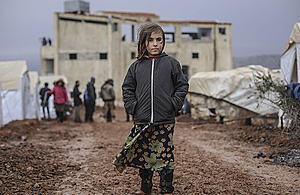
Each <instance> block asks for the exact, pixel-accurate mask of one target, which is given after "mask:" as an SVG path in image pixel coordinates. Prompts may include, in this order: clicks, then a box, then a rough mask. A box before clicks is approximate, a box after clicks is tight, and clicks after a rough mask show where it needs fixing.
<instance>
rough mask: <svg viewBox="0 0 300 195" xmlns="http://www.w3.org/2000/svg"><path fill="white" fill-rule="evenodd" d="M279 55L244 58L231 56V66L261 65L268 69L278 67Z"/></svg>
mask: <svg viewBox="0 0 300 195" xmlns="http://www.w3.org/2000/svg"><path fill="white" fill-rule="evenodd" d="M280 56H281V55H259V56H250V57H244V58H233V68H239V67H244V66H248V65H262V66H264V67H267V68H269V69H280Z"/></svg>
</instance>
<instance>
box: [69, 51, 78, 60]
mask: <svg viewBox="0 0 300 195" xmlns="http://www.w3.org/2000/svg"><path fill="white" fill-rule="evenodd" d="M69 59H70V60H76V59H77V54H76V53H70V54H69Z"/></svg>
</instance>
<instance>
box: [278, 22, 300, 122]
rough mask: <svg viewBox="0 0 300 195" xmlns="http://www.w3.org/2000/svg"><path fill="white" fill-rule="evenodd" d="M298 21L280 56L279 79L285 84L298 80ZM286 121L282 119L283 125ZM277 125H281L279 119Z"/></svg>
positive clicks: (297, 81) (299, 37)
mask: <svg viewBox="0 0 300 195" xmlns="http://www.w3.org/2000/svg"><path fill="white" fill-rule="evenodd" d="M299 57H300V23H296V24H295V25H294V27H293V30H292V32H291V35H290V37H289V40H288V42H287V44H286V46H285V49H284V51H283V54H282V56H281V58H280V68H281V80H282V81H284V82H285V83H286V84H290V83H299V82H300V60H299ZM278 115H279V117H282V116H283V112H282V110H280V111H279V114H278ZM286 124H288V121H286V120H283V124H282V125H283V126H284V127H285V126H286ZM278 126H281V120H279V124H278Z"/></svg>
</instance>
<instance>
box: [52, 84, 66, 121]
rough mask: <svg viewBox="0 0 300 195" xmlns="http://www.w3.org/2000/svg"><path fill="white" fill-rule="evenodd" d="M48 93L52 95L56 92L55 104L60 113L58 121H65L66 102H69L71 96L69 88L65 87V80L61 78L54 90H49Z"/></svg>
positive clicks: (57, 111)
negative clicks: (68, 91) (68, 93)
mask: <svg viewBox="0 0 300 195" xmlns="http://www.w3.org/2000/svg"><path fill="white" fill-rule="evenodd" d="M47 94H49V95H51V94H54V104H55V110H56V113H57V114H58V119H57V122H58V123H63V121H64V110H65V103H66V102H67V103H69V98H68V95H67V90H66V88H65V82H64V80H63V79H59V80H58V81H57V82H56V84H55V87H54V88H53V90H52V91H47Z"/></svg>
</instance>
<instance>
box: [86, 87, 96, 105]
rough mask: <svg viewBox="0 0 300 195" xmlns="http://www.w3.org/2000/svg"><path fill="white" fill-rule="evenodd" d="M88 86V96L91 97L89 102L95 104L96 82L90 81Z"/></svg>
mask: <svg viewBox="0 0 300 195" xmlns="http://www.w3.org/2000/svg"><path fill="white" fill-rule="evenodd" d="M86 88H87V92H88V97H89V100H88V102H86V103H88V104H95V101H96V91H95V87H94V84H93V83H91V82H89V83H88V84H87V85H86Z"/></svg>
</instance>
